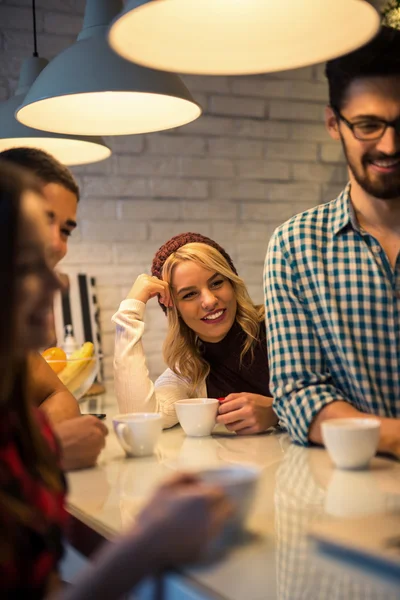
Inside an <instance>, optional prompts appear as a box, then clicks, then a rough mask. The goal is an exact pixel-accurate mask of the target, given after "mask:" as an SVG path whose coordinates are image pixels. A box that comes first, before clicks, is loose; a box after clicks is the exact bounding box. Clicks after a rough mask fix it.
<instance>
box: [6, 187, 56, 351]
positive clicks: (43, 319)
mask: <svg viewBox="0 0 400 600" xmlns="http://www.w3.org/2000/svg"><path fill="white" fill-rule="evenodd" d="M48 255H49V227H48V224H47V222H46V216H45V207H44V201H43V199H42V198H41V197H40V196H38V195H37V194H36V193H35V192H31V191H27V192H25V193H24V195H23V197H22V204H21V220H20V225H19V236H18V246H17V256H16V275H17V277H16V306H15V310H16V314H17V315H18V321H17V331H16V342H15V343H16V348H17V351H18V353H20V354H21V355H25V353H26V352H28V351H30V350H37V349H38V348H40V347H43V346H46V345H47V344H48V343H50V342H51V341H52V334H53V320H52V319H53V315H52V306H53V295H54V292H55V291H56V290H57V289H59V287H60V284H59V281H58V278H57V277H56V275H55V273H54V271H53V269H52V267H51V264H50V261H49V258H48Z"/></svg>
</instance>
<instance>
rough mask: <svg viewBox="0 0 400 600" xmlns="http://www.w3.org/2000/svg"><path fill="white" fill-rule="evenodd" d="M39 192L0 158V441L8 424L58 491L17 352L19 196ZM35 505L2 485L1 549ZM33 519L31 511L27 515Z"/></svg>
mask: <svg viewBox="0 0 400 600" xmlns="http://www.w3.org/2000/svg"><path fill="white" fill-rule="evenodd" d="M28 190H31V191H35V192H37V193H40V187H39V186H38V183H37V180H36V178H34V177H33V176H31V175H29V174H28V173H26V171H24V170H22V169H20V168H18V167H15V166H14V165H11V164H8V163H6V162H5V161H2V160H0V273H1V279H2V289H3V290H6V291H5V293H3V294H1V296H0V434H1V438H2V439H1V442H4V436H5V437H6V439H7V436H8V435H9V426H10V424H12V425H13V430H14V431H15V432H16V433H17V435H18V439H17V443H18V447H19V450H20V452H21V457H22V461H23V464H24V468H25V469H26V470H27V471H28V472H29V473H31V474H32V475H33V477H35V478H38V479H41V480H42V481H43V483H44V484H45V485H46V486H47V487H48V488H49V489H51V490H57V491H58V490H60V489H61V486H62V481H61V479H60V475H59V471H58V468H57V465H56V463H55V458H54V457H53V455H52V453H51V452H49V449H48V447H47V446H46V443H45V441H44V439H43V438H42V435H41V433H40V431H39V429H38V427H37V424H36V421H35V418H34V415H33V412H32V406H31V404H32V401H31V399H30V398H29V397H28V393H27V357H26V358H21V357H19V355H18V354H17V353H16V351H15V339H16V324H17V319H18V315H17V314H16V311H15V307H16V299H17V277H18V272H17V252H18V245H19V235H20V230H21V227H20V223H21V214H22V213H21V198H22V196H23V194H24V193H25V192H26V191H28ZM4 469H7V465H6V464H5V463H2V462H0V481H2V482H7V481H8V479H7V471H6V472H4ZM33 510H34V508H33V507H32V506H30V505H28V504H23V502H22V501H21V502H15V496H14V495H13V490H12V487H9V488H8V487H7V486H6V485H5V486H1V487H0V530H1V531H3V532H4V531H5V532H6V533H5V535H2V536H1V537H0V553H3V552H4V551H6V552H11V553H13V554H15V552H16V547H17V545H18V538H17V537H16V535H15V534H16V533H17V528H18V526H19V525H22V526H24V525H25V519H26V516H27V514H30V512H31V511H33ZM30 516H31V519H32V521H34V519H35V518H36V517H35V514H32V515H30Z"/></svg>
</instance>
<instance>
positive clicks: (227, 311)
mask: <svg viewBox="0 0 400 600" xmlns="http://www.w3.org/2000/svg"><path fill="white" fill-rule="evenodd" d="M171 284H172V290H173V298H174V304H175V306H176V308H177V310H178V313H179V315H180V317H181V318H182V320H183V321H184V322H185V323H186V325H187V326H188V327H189V328H190V329H192V330H193V331H194V332H195V333H196V334H197V335H198V336H199V338H200V339H201V340H202V341H204V342H214V343H215V342H220V341H221V340H223V339H224V337H225V336H226V335H227V333H228V332H229V330H230V329H231V327H232V325H233V323H234V322H235V318H236V311H237V302H236V297H235V292H234V289H233V287H232V284H231V282H230V281H229V279H227V278H226V277H223V276H222V275H220V274H219V273H217V272H216V271H213V270H210V269H206V268H205V267H203V266H201V265H200V264H198V263H196V262H194V261H191V260H184V261H181V262H179V263H178V264H177V265H175V267H174V269H173V273H172V281H171Z"/></svg>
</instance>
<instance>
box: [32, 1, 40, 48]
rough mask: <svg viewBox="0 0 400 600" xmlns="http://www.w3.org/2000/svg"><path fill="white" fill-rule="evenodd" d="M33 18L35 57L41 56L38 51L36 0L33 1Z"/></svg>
mask: <svg viewBox="0 0 400 600" xmlns="http://www.w3.org/2000/svg"><path fill="white" fill-rule="evenodd" d="M32 18H33V56H35V57H37V56H39V54H38V50H37V33H36V0H32Z"/></svg>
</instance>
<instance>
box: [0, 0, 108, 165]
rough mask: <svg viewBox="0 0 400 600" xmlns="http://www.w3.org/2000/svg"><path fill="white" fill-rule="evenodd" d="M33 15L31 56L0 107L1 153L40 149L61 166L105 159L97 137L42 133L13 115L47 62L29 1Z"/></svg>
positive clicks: (103, 145)
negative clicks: (40, 51)
mask: <svg viewBox="0 0 400 600" xmlns="http://www.w3.org/2000/svg"><path fill="white" fill-rule="evenodd" d="M32 13H33V42H34V51H33V56H32V57H30V58H27V59H25V61H24V62H23V63H22V67H21V72H20V77H19V82H18V87H17V89H16V92H15V95H14V96H13V97H11V98H10V99H9V100H7V101H6V102H2V103H1V104H0V152H2V151H3V150H9V149H10V148H18V147H21V146H24V147H27V146H28V147H32V148H39V149H40V150H44V151H46V152H49V153H50V154H52V155H53V156H54V157H55V158H57V160H59V161H60V162H61V163H63V164H64V165H69V166H71V165H83V164H87V163H94V162H98V161H100V160H104V159H106V158H108V157H109V156H110V154H111V150H110V149H109V148H108V146H107V145H106V144H105V142H104V141H103V140H102V139H101V138H100V137H83V136H72V135H60V134H57V133H44V132H43V131H38V130H37V129H32V128H31V127H26V126H25V125H22V124H21V123H19V122H18V121H17V120H16V118H15V116H14V115H15V111H16V110H17V108H18V107H19V106H20V105H21V103H22V102H23V101H24V98H25V96H26V94H27V92H28V91H29V89H30V87H31V85H32V84H33V82H34V81H35V79H36V78H37V77H38V75H39V74H40V73H41V71H43V69H44V68H45V67H46V66H47V65H48V61H47V60H46V59H44V58H39V56H38V52H37V37H36V11H35V0H33V1H32Z"/></svg>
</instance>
